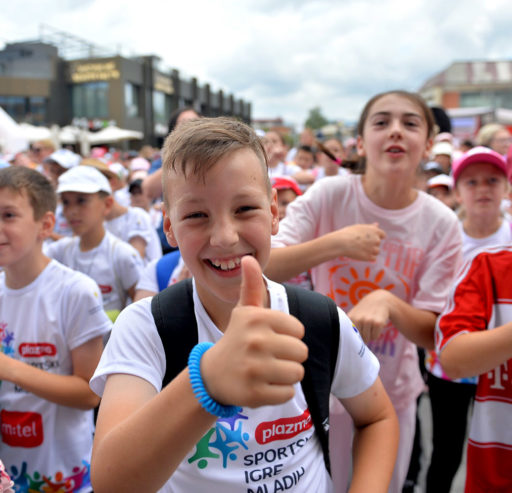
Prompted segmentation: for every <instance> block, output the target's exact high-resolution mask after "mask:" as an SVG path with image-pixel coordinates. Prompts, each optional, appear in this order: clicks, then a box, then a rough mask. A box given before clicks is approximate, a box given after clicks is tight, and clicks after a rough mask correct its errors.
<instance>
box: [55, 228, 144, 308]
mask: <svg viewBox="0 0 512 493" xmlns="http://www.w3.org/2000/svg"><path fill="white" fill-rule="evenodd" d="M45 253H46V255H48V256H49V257H52V258H54V259H55V260H58V261H59V262H61V263H63V264H64V265H67V266H68V267H71V268H72V269H74V270H77V271H79V272H83V273H84V274H87V275H88V276H90V277H92V278H93V279H94V280H95V281H96V282H97V283H98V285H99V287H100V289H101V294H102V295H103V308H104V309H105V310H122V309H123V308H124V307H125V304H126V297H127V290H128V289H129V288H131V287H132V286H133V285H135V284H136V283H137V281H138V280H139V277H140V272H141V271H142V260H141V258H140V255H139V253H138V252H137V250H135V248H133V247H132V246H131V245H129V244H128V243H126V242H124V241H122V240H120V239H119V238H117V237H116V236H114V235H113V234H111V233H109V232H108V231H106V232H105V236H104V237H103V240H101V243H100V244H99V245H98V246H97V247H96V248H93V249H92V250H88V251H86V252H82V251H81V250H80V238H79V237H78V236H73V237H72V238H61V239H60V240H58V241H56V242H54V243H52V244H50V245H46V246H45Z"/></svg>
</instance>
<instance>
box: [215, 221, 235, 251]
mask: <svg viewBox="0 0 512 493" xmlns="http://www.w3.org/2000/svg"><path fill="white" fill-rule="evenodd" d="M237 242H238V231H237V229H236V226H235V224H233V223H232V222H231V221H222V222H219V223H217V224H215V225H214V226H213V227H212V231H211V235H210V244H211V245H212V246H220V247H228V246H232V245H234V244H236V243H237Z"/></svg>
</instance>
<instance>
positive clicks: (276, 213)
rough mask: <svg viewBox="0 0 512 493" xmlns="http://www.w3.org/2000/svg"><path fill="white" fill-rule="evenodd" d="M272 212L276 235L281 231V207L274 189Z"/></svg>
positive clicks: (273, 228) (273, 229) (271, 203)
mask: <svg viewBox="0 0 512 493" xmlns="http://www.w3.org/2000/svg"><path fill="white" fill-rule="evenodd" d="M270 212H271V214H272V234H273V235H275V234H277V232H278V231H279V206H278V204H277V190H276V189H275V188H273V189H272V195H271V198H270Z"/></svg>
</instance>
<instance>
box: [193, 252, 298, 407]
mask: <svg viewBox="0 0 512 493" xmlns="http://www.w3.org/2000/svg"><path fill="white" fill-rule="evenodd" d="M266 298H267V290H266V286H265V283H264V281H263V277H262V273H261V267H260V265H259V264H258V262H257V261H256V259H255V258H253V257H244V258H243V259H242V279H241V286H240V298H239V301H238V305H237V306H236V307H235V308H234V309H233V311H232V312H231V319H230V321H229V324H228V327H227V329H226V331H225V334H224V336H223V337H222V338H221V340H220V341H219V342H217V343H216V344H215V346H213V347H212V348H211V349H210V350H208V351H207V352H206V353H205V354H204V356H203V358H202V360H201V375H202V377H203V381H204V383H205V385H206V388H207V390H208V393H209V394H210V395H211V396H212V397H213V398H214V399H215V400H216V401H217V402H220V403H221V404H225V405H238V406H247V407H259V406H264V405H271V404H281V403H283V402H286V401H288V400H289V399H291V398H292V397H293V395H294V389H293V386H294V384H296V383H297V382H300V381H301V380H302V378H303V376H304V367H303V366H302V362H303V361H305V360H306V359H307V356H308V349H307V346H306V345H305V344H304V343H303V342H302V340H301V339H302V337H303V336H304V326H303V325H302V324H301V323H300V322H299V321H298V320H297V319H296V318H295V317H293V316H291V315H288V314H286V313H283V312H279V311H276V310H270V309H268V308H265V306H266V305H267V302H266Z"/></svg>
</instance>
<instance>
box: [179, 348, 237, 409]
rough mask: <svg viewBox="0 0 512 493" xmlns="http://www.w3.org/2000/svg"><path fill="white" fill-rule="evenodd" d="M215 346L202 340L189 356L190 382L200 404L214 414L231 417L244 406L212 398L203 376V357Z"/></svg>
mask: <svg viewBox="0 0 512 493" xmlns="http://www.w3.org/2000/svg"><path fill="white" fill-rule="evenodd" d="M212 346H213V342H200V343H199V344H196V345H195V346H194V347H193V349H192V351H190V355H189V357H188V373H189V375H190V384H191V385H192V390H193V392H194V395H195V396H196V399H197V400H198V401H199V404H201V406H202V407H203V408H204V409H205V410H206V411H208V412H209V413H210V414H213V415H214V416H218V417H219V418H229V417H231V416H234V415H235V414H238V413H239V412H240V411H241V410H242V408H241V407H239V406H223V405H222V404H219V403H218V402H217V401H216V400H214V399H212V397H211V396H210V394H208V392H207V391H206V389H205V387H204V383H203V379H202V378H201V358H202V357H203V354H204V353H205V352H206V351H208V349H210V348H211V347H212Z"/></svg>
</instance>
